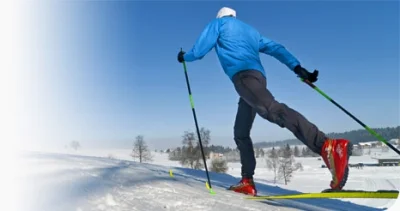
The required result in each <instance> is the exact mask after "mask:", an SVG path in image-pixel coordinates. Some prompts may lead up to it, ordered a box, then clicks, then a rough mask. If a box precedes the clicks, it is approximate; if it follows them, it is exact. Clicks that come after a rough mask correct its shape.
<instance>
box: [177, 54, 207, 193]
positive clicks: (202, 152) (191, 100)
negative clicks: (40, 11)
mask: <svg viewBox="0 0 400 211" xmlns="http://www.w3.org/2000/svg"><path fill="white" fill-rule="evenodd" d="M181 51H182V48H181ZM182 63H183V70H184V72H185V77H186V85H187V88H188V92H189V100H190V105H191V107H192V112H193V118H194V123H195V125H196V131H197V136H198V138H199V143H200V150H201V154H202V156H203V161H204V167H205V169H206V174H207V180H208V187H209V189H210V193H211V194H215V192H214V191H213V190H212V186H211V181H210V175H209V174H208V168H207V162H206V158H205V156H204V151H203V144H202V142H201V136H200V130H199V125H198V123H197V117H196V111H195V109H194V103H193V97H192V91H191V90H190V84H189V76H188V73H187V69H186V63H185V61H183V62H182Z"/></svg>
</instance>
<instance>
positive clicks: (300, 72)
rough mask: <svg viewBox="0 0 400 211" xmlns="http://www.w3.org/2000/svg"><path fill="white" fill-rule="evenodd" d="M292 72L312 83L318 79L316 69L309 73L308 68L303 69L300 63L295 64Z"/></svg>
mask: <svg viewBox="0 0 400 211" xmlns="http://www.w3.org/2000/svg"><path fill="white" fill-rule="evenodd" d="M294 72H295V73H296V74H297V76H299V77H300V78H302V79H304V80H307V81H309V82H311V83H314V82H316V81H317V80H318V70H314V72H312V73H310V72H308V70H306V69H304V68H303V67H301V66H300V65H297V66H296V67H295V68H294Z"/></svg>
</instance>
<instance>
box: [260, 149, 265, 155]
mask: <svg viewBox="0 0 400 211" xmlns="http://www.w3.org/2000/svg"><path fill="white" fill-rule="evenodd" d="M264 156H265V152H264V150H263V149H262V148H260V157H264Z"/></svg>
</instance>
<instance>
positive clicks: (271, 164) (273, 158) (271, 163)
mask: <svg viewBox="0 0 400 211" xmlns="http://www.w3.org/2000/svg"><path fill="white" fill-rule="evenodd" d="M266 163H267V168H268V169H269V170H271V171H272V172H273V173H274V183H276V181H277V180H278V169H279V155H278V152H277V150H275V148H274V147H272V149H271V150H270V151H269V152H268V155H267V158H266Z"/></svg>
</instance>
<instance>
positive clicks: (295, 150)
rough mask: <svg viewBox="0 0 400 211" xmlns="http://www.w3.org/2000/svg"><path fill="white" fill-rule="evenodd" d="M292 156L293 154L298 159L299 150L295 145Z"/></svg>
mask: <svg viewBox="0 0 400 211" xmlns="http://www.w3.org/2000/svg"><path fill="white" fill-rule="evenodd" d="M293 154H294V156H295V157H300V150H299V147H297V145H296V146H294V152H293Z"/></svg>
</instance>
